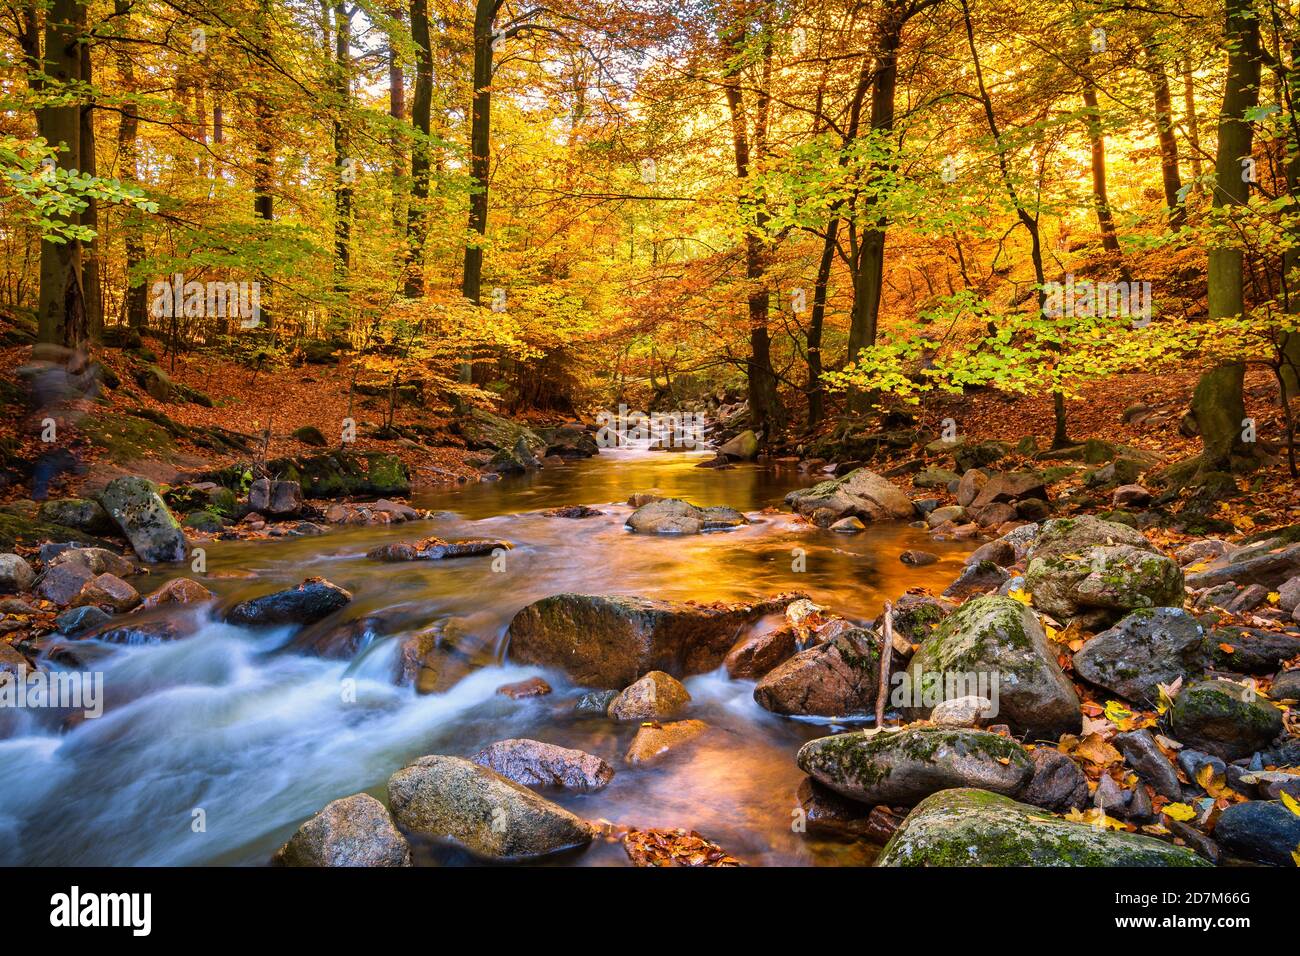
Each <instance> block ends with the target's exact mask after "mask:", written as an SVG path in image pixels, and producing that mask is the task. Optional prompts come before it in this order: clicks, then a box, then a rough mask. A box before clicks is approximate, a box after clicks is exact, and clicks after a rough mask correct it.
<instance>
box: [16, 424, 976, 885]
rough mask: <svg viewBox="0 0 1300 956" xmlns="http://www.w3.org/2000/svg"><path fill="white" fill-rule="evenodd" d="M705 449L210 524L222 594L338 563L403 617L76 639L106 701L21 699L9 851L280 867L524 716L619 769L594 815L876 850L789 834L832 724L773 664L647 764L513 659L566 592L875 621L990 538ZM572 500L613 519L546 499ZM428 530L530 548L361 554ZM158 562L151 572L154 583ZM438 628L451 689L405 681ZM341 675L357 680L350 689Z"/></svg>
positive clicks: (47, 860)
mask: <svg viewBox="0 0 1300 956" xmlns="http://www.w3.org/2000/svg"><path fill="white" fill-rule="evenodd" d="M704 457H708V455H706V454H705V453H703V452H699V453H681V452H672V453H670V452H652V451H646V450H630V449H621V450H617V451H612V452H605V453H603V454H601V455H600V456H599V457H597V458H594V459H591V460H588V461H582V462H576V463H572V464H569V465H566V466H563V467H558V468H548V469H546V470H544V471H542V472H540V473H537V474H533V475H529V476H525V477H518V478H509V479H505V480H502V481H499V482H482V483H476V484H472V485H463V486H458V487H456V488H454V489H439V490H437V491H433V492H429V493H427V494H424V495H421V496H417V498H416V500H415V501H414V503H415V504H416V505H418V506H420V507H423V508H430V509H436V510H438V511H439V516H438V517H437V518H435V519H433V520H431V521H425V522H419V523H416V524H410V525H406V526H401V525H398V526H392V527H383V526H379V527H356V528H343V529H339V530H332V531H331V532H330V533H328V534H326V535H323V536H319V537H308V538H290V539H282V540H269V541H213V542H209V543H208V544H207V546H206V551H207V571H208V574H207V576H206V577H203V578H202V580H203V583H204V584H205V585H207V586H208V587H209V588H211V589H212V590H213V591H215V592H216V593H217V594H218V596H219V599H220V600H219V602H218V604H219V606H227V605H228V604H230V603H231V602H233V601H235V600H239V599H243V598H247V597H251V596H255V595H257V594H263V593H267V592H270V591H274V590H279V589H281V588H284V587H286V586H293V585H296V584H298V583H299V582H300V581H301V580H302V579H303V578H304V577H306V576H308V575H322V576H324V577H327V578H328V579H329V580H331V581H333V582H334V583H336V584H339V585H341V586H342V587H345V588H347V589H348V590H349V591H351V592H352V593H353V595H354V596H355V600H354V601H353V603H352V604H351V605H349V607H348V608H346V609H345V610H344V611H343V612H341V614H340V616H341V617H342V618H343V619H345V620H346V619H352V618H356V617H358V616H361V615H372V614H375V613H377V612H383V615H384V616H383V618H382V623H381V624H380V625H377V626H375V627H372V628H370V629H369V630H364V629H363V630H364V634H363V637H362V641H361V645H362V646H361V648H360V650H359V651H358V652H357V653H356V654H355V655H354V656H352V657H351V659H348V660H336V659H328V658H323V657H320V656H317V655H315V654H312V653H305V652H303V650H301V647H302V644H303V638H302V635H299V636H298V638H297V639H294V637H293V636H292V635H291V634H290V633H289V632H288V630H275V631H269V632H268V631H261V632H250V631H246V630H243V629H240V628H236V627H232V626H229V625H226V624H223V623H219V622H218V621H216V620H215V618H212V617H205V618H204V619H203V621H202V622H201V623H200V627H199V629H198V632H197V633H196V634H195V635H194V636H191V637H188V638H185V639H183V640H178V641H174V642H171V643H165V644H156V645H145V646H135V647H120V646H114V647H111V648H109V647H100V648H96V647H94V646H90V647H85V646H84V645H86V644H87V642H79V643H80V644H81V645H83V647H82V652H83V654H84V652H85V651H87V650H89V651H95V652H97V653H98V655H99V656H97V657H96V658H95V660H94V662H93V664H92V665H90V666H92V667H93V668H94V669H95V670H98V671H102V672H103V674H104V687H105V695H106V698H107V701H108V703H107V707H106V710H105V713H104V715H103V716H102V717H100V718H98V719H92V720H81V721H79V722H78V721H67V720H66V719H64V718H63V717H61V716H60V715H57V714H51V713H49V712H37V711H28V712H24V713H20V714H17V715H14V714H12V713H11V714H10V715H6V716H7V719H8V720H9V724H8V725H7V726H0V864H16V863H26V864H65V865H68V864H78V865H129V864H161V865H170V864H263V863H265V862H266V861H267V859H268V858H269V856H270V854H271V853H272V852H273V851H274V849H275V848H276V847H277V846H278V845H279V844H280V843H282V842H283V841H284V840H285V839H286V838H287V837H288V836H289V835H290V834H291V833H292V832H293V830H294V829H295V828H296V827H297V826H298V825H299V824H300V823H301V822H302V821H303V820H304V819H305V818H306V817H308V816H310V815H311V814H313V813H315V812H316V811H317V810H319V809H320V808H321V807H322V806H323V805H324V804H326V803H328V802H329V801H330V800H332V799H335V798H338V797H341V796H346V795H348V794H351V793H356V792H358V791H361V790H366V791H369V792H371V793H374V794H375V795H377V796H380V797H381V799H382V798H383V795H384V785H385V781H386V780H387V778H388V776H389V775H390V774H391V773H392V772H393V771H395V770H397V769H398V768H400V767H401V766H403V765H404V764H405V763H406V762H407V761H409V760H411V759H412V758H414V757H417V756H420V755H422V754H427V753H449V754H460V755H466V756H469V755H472V754H474V753H476V752H477V751H478V750H479V749H481V748H482V747H484V746H485V745H487V744H489V743H491V742H492V741H495V740H501V739H504V738H508V737H532V738H536V739H540V740H544V741H548V742H552V743H557V744H561V745H564V746H570V747H578V748H580V749H583V750H586V751H588V752H591V753H595V754H598V755H599V756H601V757H603V758H604V759H605V760H607V761H608V762H609V763H610V764H611V765H612V766H614V767H615V768H616V770H617V773H616V775H615V777H614V780H613V782H612V783H611V784H610V785H609V786H608V787H607V788H606V789H605V790H603V791H600V792H598V793H594V794H583V795H567V794H562V795H556V794H548V796H550V797H552V798H553V799H556V800H557V801H558V802H560V803H562V804H564V805H565V806H567V807H569V808H570V809H571V810H573V811H574V812H576V813H578V814H579V815H581V816H583V817H586V818H588V819H605V820H610V821H614V822H616V823H620V824H627V825H633V826H638V827H650V826H669V827H687V828H691V829H695V830H698V831H700V832H701V833H703V834H704V835H705V836H707V837H709V838H710V839H713V840H714V841H716V842H718V843H720V844H722V846H723V847H724V848H726V849H727V850H728V851H729V852H731V853H732V854H733V855H735V856H737V857H739V858H740V859H741V860H743V861H744V862H746V863H749V864H835V863H860V862H865V861H867V860H868V859H869V854H870V852H871V850H870V848H868V847H866V846H865V845H863V844H836V843H831V842H825V841H821V840H818V839H814V838H811V837H810V836H808V835H803V834H799V833H795V832H792V827H791V823H792V821H793V815H792V814H793V811H794V808H795V807H796V801H795V791H796V790H797V788H798V786H799V783H800V782H801V780H802V779H803V775H802V774H801V773H800V772H799V770H798V768H797V767H796V766H795V764H794V755H795V751H796V750H797V749H798V747H799V745H800V744H801V743H802V742H803V741H805V740H808V739H811V738H812V737H815V736H819V735H820V734H823V733H826V732H828V730H827V725H826V724H825V723H821V724H818V723H813V722H808V721H793V720H786V719H782V718H778V717H774V716H772V715H771V714H768V713H767V712H765V711H763V710H762V709H761V708H759V707H758V706H757V705H756V704H755V703H754V701H753V698H752V692H753V686H754V685H753V683H752V682H750V681H733V680H729V679H728V678H727V677H726V674H725V673H724V672H721V671H719V672H715V673H713V674H706V675H699V676H696V677H692V678H690V679H688V680H687V681H686V686H687V688H688V689H689V690H690V692H691V695H692V697H693V703H692V706H691V711H690V714H689V716H691V717H698V718H701V719H703V720H705V721H707V722H708V723H709V724H711V725H712V726H713V728H714V730H713V731H712V732H711V733H710V734H708V735H706V736H705V737H703V738H700V740H699V741H697V742H696V743H695V744H693V745H687V746H686V747H684V748H682V750H681V751H680V752H678V753H674V754H671V755H669V757H668V758H667V759H665V760H664V761H663V762H662V763H660V764H657V765H654V766H651V767H646V768H630V767H627V766H625V765H624V763H623V760H622V754H623V752H624V751H625V750H626V748H627V745H628V742H629V741H630V739H631V737H632V736H633V734H634V733H635V729H636V728H635V725H634V724H622V725H620V724H615V723H612V722H609V721H607V720H604V719H593V718H589V717H579V716H576V715H575V714H574V713H573V709H572V704H573V699H574V696H575V693H576V692H577V688H574V687H573V686H572V685H571V684H569V683H568V682H567V681H566V680H565V679H564V677H563V675H561V674H559V673H557V672H551V671H544V670H542V669H540V668H536V667H519V666H515V665H512V664H510V663H509V659H508V653H507V651H506V648H504V647H503V638H504V634H505V629H506V627H507V625H508V624H509V622H510V619H511V617H512V616H513V615H514V614H515V612H517V611H518V610H519V609H520V608H521V607H523V606H524V605H526V604H528V603H529V602H531V601H534V600H536V599H538V598H542V597H545V596H547V595H550V594H555V593H559V592H562V591H575V592H580V593H616V594H628V595H644V596H648V597H654V598H666V599H674V600H695V601H701V602H708V601H719V600H725V601H736V600H746V599H754V598H759V597H765V596H768V595H772V594H776V593H780V592H783V591H786V592H788V591H802V592H804V593H807V594H808V595H809V596H811V597H812V598H813V599H814V600H815V601H817V602H818V603H821V604H824V605H828V606H829V607H831V608H832V609H834V610H835V611H837V612H839V613H841V614H843V615H844V616H846V617H849V618H852V619H855V620H863V621H866V620H870V619H871V618H873V617H874V616H875V615H876V614H878V613H879V611H880V608H881V605H882V603H883V602H884V601H885V600H886V599H888V598H891V597H896V596H897V595H899V594H901V593H902V592H903V591H905V590H906V589H907V588H909V587H912V586H915V585H925V586H930V587H935V588H936V589H938V588H942V587H943V586H944V585H946V584H947V583H948V582H949V581H951V580H952V579H953V578H954V577H955V576H956V574H957V572H958V570H959V567H960V564H961V561H962V559H963V557H964V555H965V553H966V552H967V551H968V549H969V546H968V545H964V544H956V543H954V544H943V543H937V542H935V541H933V540H932V539H931V538H930V537H929V536H928V535H927V534H925V532H924V531H922V530H918V529H915V528H911V527H909V526H907V525H905V524H903V523H892V524H887V525H876V526H872V527H870V528H869V529H868V530H867V531H866V532H863V533H860V534H856V535H843V534H836V533H832V532H829V531H819V530H816V529H812V528H809V527H808V526H806V525H804V524H802V523H801V522H796V521H795V520H794V519H793V518H792V516H791V515H790V514H789V513H788V512H784V513H783V512H782V511H781V510H778V509H779V508H780V505H781V499H782V497H783V496H784V494H785V493H786V492H787V491H789V490H790V489H792V488H796V487H800V486H803V485H807V484H810V483H812V480H813V477H810V476H808V475H806V474H800V473H798V472H797V471H796V470H795V469H794V468H793V467H792V466H791V467H785V468H775V469H773V468H764V467H760V466H756V465H739V466H736V467H734V468H730V469H724V470H714V469H705V468H697V467H695V465H696V464H697V463H698V462H699V461H700V460H701V459H702V458H704ZM638 491H654V492H657V493H659V494H663V495H671V496H675V497H684V498H687V499H689V500H691V501H693V502H695V503H696V504H701V505H712V504H726V505H731V506H733V507H736V508H740V509H742V510H744V511H746V512H747V513H748V514H749V516H750V517H751V518H752V519H754V523H753V524H751V525H749V526H746V527H742V528H739V529H736V530H732V531H726V532H716V533H712V534H706V535H696V536H690V537H648V536H642V535H633V534H631V533H630V532H628V531H626V530H624V527H623V524H624V521H625V519H626V517H627V515H628V514H630V513H631V509H630V508H629V507H628V506H627V505H626V504H624V503H623V502H625V501H626V500H627V497H628V495H630V494H631V493H633V492H638ZM573 504H588V505H592V506H594V507H597V508H599V509H600V510H601V511H603V512H604V514H603V515H601V516H599V517H592V518H585V519H566V518H557V517H547V516H544V515H542V514H541V512H542V511H543V510H545V509H549V508H555V507H560V506H566V505H573ZM764 509H770V510H764ZM431 534H432V535H437V536H438V537H441V538H446V539H455V538H504V539H506V540H508V541H510V542H512V543H513V544H514V545H515V547H514V549H513V550H510V551H509V552H507V553H506V555H505V558H504V567H503V568H500V569H499V570H493V567H492V559H491V558H488V557H479V558H467V559H460V560H454V561H442V562H430V561H421V562H413V563H404V564H384V563H380V562H376V561H371V560H368V559H366V557H365V552H366V551H367V550H369V549H370V548H373V547H374V546H375V545H376V544H380V543H384V542H391V541H398V540H413V539H416V538H420V537H424V536H427V535H431ZM908 548H923V549H926V550H929V551H932V552H936V553H939V554H940V555H941V560H940V561H939V562H938V563H937V564H933V565H930V566H928V567H924V568H912V567H908V566H906V565H904V564H902V563H901V562H900V561H899V560H898V555H899V553H900V552H902V551H903V550H905V549H908ZM796 549H802V551H803V552H804V558H803V561H804V564H805V566H806V570H804V571H802V572H797V571H795V570H794V569H793V568H794V566H795V565H796V563H797V558H798V553H797V550H796ZM499 564H500V563H499V562H498V565H499ZM162 580H163V578H162V577H161V576H156V578H155V579H154V580H149V582H148V584H147V585H146V584H139V581H138V580H137V584H139V586H140V587H141V589H142V590H144V589H146V588H148V587H154V586H156V585H157V584H158V583H161V581H162ZM330 623H334V622H330ZM430 627H433V628H437V630H438V633H439V634H440V635H441V639H442V644H443V646H444V647H445V648H447V649H448V654H447V657H446V660H447V664H446V666H445V667H444V668H443V669H442V671H441V672H440V673H438V674H437V675H436V679H435V680H434V686H435V687H436V690H435V692H433V693H427V694H417V693H416V691H415V690H414V689H413V688H411V687H410V686H405V687H399V686H395V684H394V682H393V674H394V671H395V669H396V667H397V659H398V637H399V636H400V635H403V634H409V633H412V632H414V631H417V630H421V629H425V628H430ZM308 633H309V634H311V633H320V628H319V627H318V628H316V629H314V630H313V631H310V632H308ZM503 658H504V660H503ZM539 674H540V675H543V676H545V677H546V679H547V681H548V682H549V683H550V684H551V685H552V687H554V689H555V692H554V693H553V694H552V695H550V696H546V697H539V698H532V699H528V700H519V701H516V700H511V699H509V698H507V697H504V696H501V695H498V694H496V693H495V691H496V688H497V687H499V686H500V685H502V684H505V683H507V682H512V681H517V680H521V679H524V678H526V677H530V676H534V675H539ZM345 678H350V679H351V680H349V681H345V680H344V679H345ZM342 686H347V687H350V688H354V690H353V691H352V692H351V693H350V694H343V693H341V692H340V688H341V687H342ZM345 698H346V699H345ZM831 726H832V727H833V726H834V725H831ZM417 861H419V862H428V863H456V862H464V860H463V858H460V857H458V856H457V855H456V854H454V853H451V852H450V851H447V850H446V849H444V848H437V847H429V846H417ZM554 862H556V863H560V864H570V865H572V864H576V865H617V864H623V863H626V857H625V856H624V854H623V852H622V849H621V848H620V847H619V846H617V845H616V844H603V843H598V844H596V845H593V846H592V847H591V848H590V849H588V850H587V851H585V852H583V853H579V854H574V855H571V856H567V857H564V858H560V859H558V860H556V861H554Z"/></svg>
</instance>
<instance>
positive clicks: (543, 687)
mask: <svg viewBox="0 0 1300 956" xmlns="http://www.w3.org/2000/svg"><path fill="white" fill-rule="evenodd" d="M497 693H498V694H500V695H501V696H502V697H509V698H510V699H511V700H526V699H527V698H529V697H545V696H546V695H547V694H549V693H551V685H550V684H548V683H546V681H544V680H542V678H540V677H530V678H528V679H527V680H521V681H516V682H515V683H513V684H502V685H501V686H500V687H498V688H497Z"/></svg>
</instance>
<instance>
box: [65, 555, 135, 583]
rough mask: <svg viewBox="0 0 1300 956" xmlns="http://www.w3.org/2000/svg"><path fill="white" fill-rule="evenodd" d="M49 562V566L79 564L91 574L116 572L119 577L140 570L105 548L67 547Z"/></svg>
mask: <svg viewBox="0 0 1300 956" xmlns="http://www.w3.org/2000/svg"><path fill="white" fill-rule="evenodd" d="M49 563H50V565H51V566H53V565H56V564H69V563H75V564H80V565H84V566H85V567H86V568H88V569H89V570H90V571H91V573H93V574H116V575H117V576H118V577H119V578H127V577H130V576H131V575H133V574H138V573H139V572H140V569H139V568H138V567H136V566H135V565H134V564H132V563H131V562H130V561H128V560H127V559H126V558H124V557H122V556H121V555H120V554H114V553H113V552H112V551H109V550H108V549H107V548H68V549H67V550H65V551H60V552H59V553H58V554H56V555H55V556H54V557H53V558H51V559H50V562H49Z"/></svg>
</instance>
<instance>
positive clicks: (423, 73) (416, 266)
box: [402, 0, 433, 299]
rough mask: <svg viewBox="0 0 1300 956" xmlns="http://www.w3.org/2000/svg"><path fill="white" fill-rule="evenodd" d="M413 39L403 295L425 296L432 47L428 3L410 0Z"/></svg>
mask: <svg viewBox="0 0 1300 956" xmlns="http://www.w3.org/2000/svg"><path fill="white" fill-rule="evenodd" d="M411 38H412V39H413V40H415V47H416V49H415V94H414V98H413V99H412V102H411V122H412V123H413V124H414V125H415V129H416V139H415V143H414V145H413V146H412V147H411V199H410V204H409V205H408V207H407V211H406V280H405V283H404V285H403V288H402V294H403V295H405V296H407V297H409V298H412V299H416V298H420V297H421V296H423V295H424V244H425V240H426V238H427V236H428V228H429V227H428V222H427V210H426V209H425V206H426V204H427V203H428V200H429V127H430V122H431V120H430V111H431V110H432V107H433V48H432V47H431V46H430V40H429V4H428V0H411Z"/></svg>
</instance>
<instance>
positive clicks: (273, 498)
mask: <svg viewBox="0 0 1300 956" xmlns="http://www.w3.org/2000/svg"><path fill="white" fill-rule="evenodd" d="M248 507H249V509H250V510H252V511H256V512H259V513H260V514H264V515H268V514H269V515H277V516H289V515H296V514H297V513H298V512H299V511H301V510H302V485H300V484H299V483H298V482H296V481H271V480H270V479H269V478H259V479H257V480H256V481H254V482H253V483H252V484H251V485H250V486H249V488H248Z"/></svg>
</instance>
